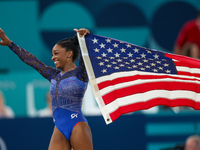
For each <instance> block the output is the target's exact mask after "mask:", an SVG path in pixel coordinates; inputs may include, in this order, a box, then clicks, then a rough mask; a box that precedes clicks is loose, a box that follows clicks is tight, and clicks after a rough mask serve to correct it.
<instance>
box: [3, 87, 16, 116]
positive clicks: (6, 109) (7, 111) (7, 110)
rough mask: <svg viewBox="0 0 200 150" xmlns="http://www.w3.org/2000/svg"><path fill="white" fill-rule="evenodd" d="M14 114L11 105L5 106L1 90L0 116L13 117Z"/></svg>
mask: <svg viewBox="0 0 200 150" xmlns="http://www.w3.org/2000/svg"><path fill="white" fill-rule="evenodd" d="M14 116H15V114H14V112H13V110H12V108H11V107H9V106H6V101H5V98H4V95H3V92H2V91H0V118H14Z"/></svg>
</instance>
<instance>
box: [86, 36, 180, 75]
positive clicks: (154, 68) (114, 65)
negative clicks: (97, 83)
mask: <svg viewBox="0 0 200 150" xmlns="http://www.w3.org/2000/svg"><path fill="white" fill-rule="evenodd" d="M85 39H86V44H87V45H88V46H89V47H90V46H91V47H92V49H93V51H89V56H90V59H91V62H92V66H93V69H94V73H95V76H96V77H99V76H103V75H109V74H112V73H114V72H122V71H130V70H138V71H145V72H153V73H166V74H177V70H176V67H175V65H174V62H173V61H172V59H170V58H168V57H165V55H164V53H162V52H158V51H154V50H150V49H147V48H143V47H139V46H136V45H133V44H129V43H126V42H122V41H118V40H115V39H111V38H104V37H100V36H99V37H98V38H97V37H96V36H94V35H92V34H90V35H88V36H86V37H85Z"/></svg>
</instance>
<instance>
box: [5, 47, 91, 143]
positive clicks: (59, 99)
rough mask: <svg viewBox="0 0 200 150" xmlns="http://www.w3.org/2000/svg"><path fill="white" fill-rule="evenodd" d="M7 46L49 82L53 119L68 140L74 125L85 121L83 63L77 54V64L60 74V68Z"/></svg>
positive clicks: (85, 81)
mask: <svg viewBox="0 0 200 150" xmlns="http://www.w3.org/2000/svg"><path fill="white" fill-rule="evenodd" d="M9 48H10V49H11V50H12V51H13V52H14V53H16V54H17V55H18V57H19V58H20V59H21V60H22V61H23V62H25V63H26V64H28V65H30V66H32V67H33V68H34V69H36V70H37V71H38V72H39V73H40V74H41V75H42V76H43V77H44V78H46V79H48V80H49V81H50V82H51V87H50V95H51V103H52V111H53V120H54V123H55V125H56V127H57V128H58V129H59V130H60V131H61V132H62V133H63V134H64V135H65V137H66V138H67V139H68V140H70V136H71V132H72V130H73V128H74V126H75V125H76V124H77V123H79V122H81V121H84V122H87V120H86V119H85V117H84V116H83V114H82V112H81V106H82V98H83V96H84V93H85V90H86V88H87V84H88V76H87V73H86V69H85V65H84V62H83V59H82V56H81V53H80V55H79V66H78V67H77V68H76V69H74V70H71V71H68V72H66V73H64V74H61V72H60V70H58V69H56V68H54V67H50V66H46V65H45V64H44V63H42V62H41V61H40V60H38V59H37V58H36V57H35V56H34V55H32V54H30V53H29V52H28V51H26V50H24V49H22V48H20V47H19V46H17V45H16V44H14V43H11V44H10V46H9Z"/></svg>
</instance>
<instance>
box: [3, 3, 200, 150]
mask: <svg viewBox="0 0 200 150" xmlns="http://www.w3.org/2000/svg"><path fill="white" fill-rule="evenodd" d="M199 8H200V1H199V0H176V1H174V0H154V1H147V0H140V1H138V0H109V1H107V0H95V1H94V0H86V1H83V0H29V1H24V0H15V1H13V0H0V10H1V11H0V28H2V29H3V30H4V31H5V33H6V34H7V36H8V37H9V38H10V39H11V40H12V41H14V42H15V43H16V44H17V45H19V46H20V47H22V48H24V49H26V50H28V51H29V52H30V53H32V54H34V55H35V56H36V57H38V59H40V60H41V61H43V62H44V63H45V64H47V65H50V66H54V64H53V62H52V61H51V50H52V47H53V46H54V44H55V43H56V42H57V41H59V40H60V39H63V38H66V37H71V36H74V34H75V32H74V31H73V29H74V28H82V27H84V28H87V29H89V30H90V31H91V33H93V34H98V35H102V36H107V37H111V38H115V39H118V40H123V41H126V42H130V43H133V44H136V45H139V46H143V47H148V48H151V49H156V50H160V51H165V52H169V53H172V50H173V45H174V42H175V40H176V37H177V35H178V32H179V30H180V28H181V27H182V25H183V24H184V23H185V22H186V21H188V20H191V19H194V18H196V15H197V10H198V9H199ZM0 51H1V59H0V64H1V65H0V90H1V91H3V93H4V96H5V98H6V104H7V105H8V106H10V107H11V108H12V109H13V111H14V113H15V117H16V119H11V120H7V119H2V120H0V141H1V138H2V140H3V141H4V142H5V143H6V145H7V149H9V150H10V149H11V150H12V149H14V148H15V149H18V148H16V147H12V146H11V145H12V143H13V142H14V140H12V138H13V139H15V140H16V136H17V135H18V137H19V138H17V140H21V139H20V133H21V130H22V132H23V130H24V129H25V132H26V127H27V126H30V127H29V128H27V132H26V133H23V134H24V135H26V136H27V137H28V139H29V140H31V142H30V141H29V142H30V143H29V142H27V143H29V144H28V145H27V146H26V147H28V148H27V149H40V148H41V149H47V146H48V142H49V139H50V136H51V133H52V130H53V122H52V120H51V118H45V119H44V120H43V119H42V120H41V119H40V118H35V117H36V114H37V111H38V110H39V109H42V108H44V107H45V106H46V102H45V94H46V92H47V91H48V90H49V86H50V84H49V82H48V81H47V80H45V79H43V78H42V77H41V76H40V74H39V73H37V72H36V71H35V70H34V69H32V68H31V67H29V66H27V65H26V64H24V63H23V62H22V61H21V60H20V59H19V58H18V57H17V56H15V54H14V53H13V52H12V51H11V50H10V49H9V48H8V47H0ZM83 112H84V114H85V115H86V116H87V117H88V120H89V123H90V122H91V123H90V124H91V128H92V131H93V134H94V136H93V138H94V148H95V150H98V149H99V150H100V149H104V150H107V149H109V150H111V149H115V150H118V149H120V150H121V149H127V150H129V149H130V150H132V149H135V150H136V149H137V150H145V149H146V150H158V149H161V148H165V147H170V146H171V147H172V146H174V145H176V144H178V143H184V140H185V138H186V137H187V136H189V135H191V134H196V133H199V131H198V129H199V128H198V127H199V125H200V124H199V117H200V113H199V112H198V111H189V112H183V113H179V114H174V113H173V112H160V111H159V112H158V113H156V114H153V115H152V114H151V115H150V114H146V113H145V114H144V113H140V112H138V113H133V114H130V115H124V116H122V117H120V118H119V119H118V120H117V121H116V122H113V123H112V124H111V125H108V126H106V124H105V123H104V120H103V117H102V116H101V114H100V111H99V109H98V106H97V105H96V102H95V100H94V97H93V95H92V93H91V88H90V87H88V90H87V93H86V96H85V98H84V110H83ZM160 115H161V116H162V117H160ZM193 116H195V117H193ZM30 117H34V118H30ZM188 119H189V120H188ZM163 120H164V121H163ZM177 120H178V122H176V121H177ZM29 121H30V122H31V123H28V124H26V123H27V122H29ZM14 126H16V127H14ZM46 126H48V128H46ZM121 126H123V128H121ZM40 127H41V128H42V129H44V130H45V131H46V130H47V131H46V132H47V133H48V134H41V133H42V132H43V130H40ZM12 128H13V130H12V132H11V131H10V129H12ZM30 128H31V129H34V128H36V129H34V130H32V131H30V133H29V132H28V131H29V129H30ZM123 129H124V130H123ZM98 130H99V131H101V132H100V133H99V131H98ZM17 131H18V132H17ZM19 131H20V132H19ZM35 131H37V132H38V134H37V132H35ZM45 131H44V132H45ZM8 132H9V134H8ZM32 133H34V134H32ZM40 134H41V135H40ZM13 135H14V136H13ZM26 136H24V137H26ZM32 136H33V137H32ZM41 136H42V137H41ZM8 137H11V139H8ZM37 137H38V138H37ZM39 137H40V138H39ZM32 138H33V139H34V140H32ZM112 138H114V139H113V140H112ZM22 139H23V136H22ZM24 139H26V140H28V139H27V138H24ZM44 139H45V140H44ZM42 140H44V142H42V143H40V142H41V141H42ZM35 141H40V142H38V143H37V142H36V143H35ZM15 142H16V141H15ZM0 143H1V142H0ZM16 143H19V142H16ZM108 143H109V144H108ZM112 143H115V144H112ZM117 143H118V144H117ZM32 144H35V146H36V147H37V148H36V147H32V146H31V145H32ZM14 145H15V144H14ZM111 145H112V146H113V147H111ZM119 145H120V146H119ZM15 146H16V145H15ZM42 146H43V148H42ZM45 147H46V148H45ZM0 149H1V147H0ZM2 149H3V148H2ZM20 149H25V148H24V147H23V148H22V147H21V148H20Z"/></svg>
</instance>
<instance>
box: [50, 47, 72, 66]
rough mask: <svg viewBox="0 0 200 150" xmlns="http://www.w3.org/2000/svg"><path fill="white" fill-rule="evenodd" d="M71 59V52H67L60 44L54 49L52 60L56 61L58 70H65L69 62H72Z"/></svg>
mask: <svg viewBox="0 0 200 150" xmlns="http://www.w3.org/2000/svg"><path fill="white" fill-rule="evenodd" d="M70 58H71V51H68V52H67V51H66V49H65V48H63V47H61V46H60V45H58V44H56V45H55V46H54V47H53V49H52V58H51V59H52V60H53V61H54V64H55V66H56V68H59V69H61V70H63V69H64V68H65V66H66V65H67V64H68V63H69V61H71V60H70Z"/></svg>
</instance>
